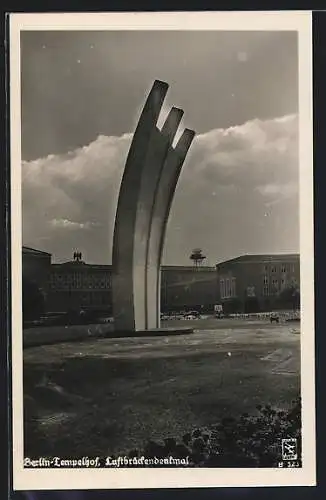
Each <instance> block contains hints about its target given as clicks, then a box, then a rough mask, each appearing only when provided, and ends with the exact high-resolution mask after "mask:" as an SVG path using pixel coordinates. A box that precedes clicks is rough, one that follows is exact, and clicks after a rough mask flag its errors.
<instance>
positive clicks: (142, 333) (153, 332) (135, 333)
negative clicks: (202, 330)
mask: <svg viewBox="0 0 326 500" xmlns="http://www.w3.org/2000/svg"><path fill="white" fill-rule="evenodd" d="M190 333H194V329H193V328H190V327H187V326H181V327H174V328H173V327H171V328H152V329H150V330H130V331H116V330H114V329H113V331H112V332H110V333H108V335H107V336H108V337H168V336H172V335H187V334H190Z"/></svg>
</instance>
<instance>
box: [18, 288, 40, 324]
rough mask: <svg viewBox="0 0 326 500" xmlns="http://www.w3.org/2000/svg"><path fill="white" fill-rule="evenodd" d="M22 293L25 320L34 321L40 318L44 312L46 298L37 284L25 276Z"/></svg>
mask: <svg viewBox="0 0 326 500" xmlns="http://www.w3.org/2000/svg"><path fill="white" fill-rule="evenodd" d="M22 295H23V297H22V298H23V317H24V321H32V320H35V319H38V318H40V316H41V315H42V314H43V313H44V309H45V299H44V295H43V293H42V291H41V290H40V288H39V287H38V286H37V284H36V283H34V282H33V281H30V280H28V279H26V278H23V289H22Z"/></svg>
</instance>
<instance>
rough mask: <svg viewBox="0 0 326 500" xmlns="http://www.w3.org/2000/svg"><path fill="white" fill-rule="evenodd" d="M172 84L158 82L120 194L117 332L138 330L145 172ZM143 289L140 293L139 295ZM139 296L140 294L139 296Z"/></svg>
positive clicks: (138, 131)
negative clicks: (139, 218)
mask: <svg viewBox="0 0 326 500" xmlns="http://www.w3.org/2000/svg"><path fill="white" fill-rule="evenodd" d="M167 91H168V85H167V83H165V82H161V81H155V82H154V85H153V87H152V89H151V91H150V93H149V95H148V97H147V100H146V103H145V105H144V108H143V111H142V113H141V116H140V118H139V121H138V125H137V127H136V130H135V133H134V136H133V139H132V142H131V145H130V149H129V153H128V157H127V161H126V165H125V169H124V173H123V177H122V181H121V186H120V192H119V199H118V206H117V212H116V218H115V227H114V234H113V252H112V264H113V282H112V286H113V297H112V298H113V313H114V320H115V328H116V329H117V330H134V329H135V328H136V324H135V304H134V299H135V287H134V276H133V275H134V273H133V269H134V253H135V251H134V250H135V249H134V236H135V233H136V215H137V205H138V201H139V191H140V184H141V180H142V177H143V176H142V172H143V169H144V166H145V160H146V156H147V150H148V144H149V141H150V139H151V136H152V134H153V129H155V128H156V123H157V120H158V118H159V115H160V112H161V109H162V105H163V102H164V99H165V96H166V94H167ZM138 292H139V293H141V290H139V291H137V294H138ZM137 294H136V295H137Z"/></svg>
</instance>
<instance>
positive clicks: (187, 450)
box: [129, 398, 301, 467]
mask: <svg viewBox="0 0 326 500" xmlns="http://www.w3.org/2000/svg"><path fill="white" fill-rule="evenodd" d="M257 410H258V414H256V415H248V414H246V413H244V414H243V415H241V417H240V418H238V419H233V418H224V419H222V421H221V422H220V423H219V424H216V425H213V426H212V427H211V428H208V429H195V430H193V431H192V432H189V433H186V434H184V435H183V436H182V438H181V439H176V438H166V439H165V440H164V442H163V443H157V442H155V441H149V442H148V443H147V444H146V446H145V448H144V450H142V451H141V452H137V450H133V451H132V452H130V454H129V456H133V457H135V456H142V455H144V456H145V457H147V458H154V457H157V458H167V457H169V456H172V457H174V458H186V457H189V463H190V465H191V466H193V467H198V466H199V467H278V464H279V462H280V461H282V451H281V443H282V439H284V438H295V439H297V446H298V458H299V460H298V461H297V464H298V466H301V460H300V457H301V400H300V398H299V399H297V400H295V401H293V404H292V405H291V407H290V409H288V410H287V411H279V410H276V409H273V408H272V407H271V406H268V405H267V406H264V407H261V406H258V407H257Z"/></svg>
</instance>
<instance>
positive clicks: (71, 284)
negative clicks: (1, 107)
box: [47, 260, 112, 313]
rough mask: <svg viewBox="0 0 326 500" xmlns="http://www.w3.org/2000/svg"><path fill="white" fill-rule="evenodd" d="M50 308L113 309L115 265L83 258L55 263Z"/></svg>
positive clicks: (56, 309)
mask: <svg viewBox="0 0 326 500" xmlns="http://www.w3.org/2000/svg"><path fill="white" fill-rule="evenodd" d="M47 309H48V311H53V312H54V311H56V312H59V311H60V312H63V311H69V310H76V309H96V310H103V311H106V312H108V313H111V312H112V268H111V266H110V265H98V264H86V263H85V262H83V261H81V260H76V261H70V262H65V263H63V264H52V266H51V272H50V277H49V293H48V301H47Z"/></svg>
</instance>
